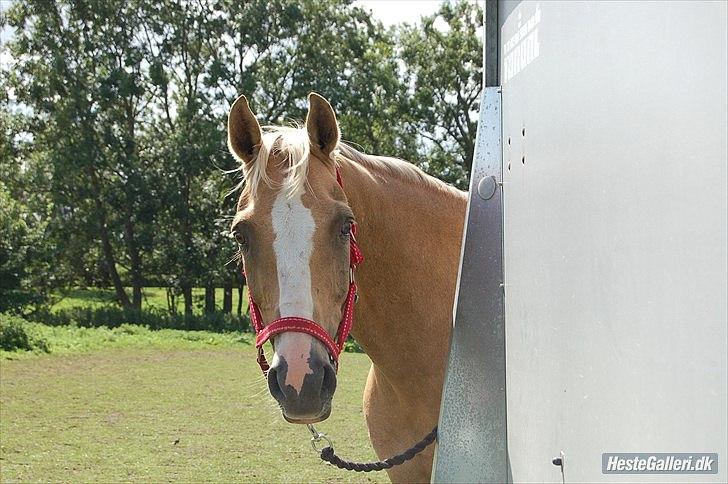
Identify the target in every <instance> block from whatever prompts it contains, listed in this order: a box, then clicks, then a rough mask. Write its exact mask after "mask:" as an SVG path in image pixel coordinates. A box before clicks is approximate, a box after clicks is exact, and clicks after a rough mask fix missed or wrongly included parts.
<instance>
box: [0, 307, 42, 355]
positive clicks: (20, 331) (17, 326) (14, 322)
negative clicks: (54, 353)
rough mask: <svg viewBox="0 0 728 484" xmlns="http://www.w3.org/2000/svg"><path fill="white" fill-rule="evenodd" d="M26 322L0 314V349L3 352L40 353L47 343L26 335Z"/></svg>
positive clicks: (36, 337)
mask: <svg viewBox="0 0 728 484" xmlns="http://www.w3.org/2000/svg"><path fill="white" fill-rule="evenodd" d="M27 326H28V322H27V321H26V320H24V319H22V318H20V317H17V316H11V315H8V314H3V313H0V349H2V350H4V351H42V352H45V353H47V352H48V351H49V349H48V343H47V342H46V340H45V339H44V338H43V337H39V336H36V335H33V334H28V333H29V331H28V328H27Z"/></svg>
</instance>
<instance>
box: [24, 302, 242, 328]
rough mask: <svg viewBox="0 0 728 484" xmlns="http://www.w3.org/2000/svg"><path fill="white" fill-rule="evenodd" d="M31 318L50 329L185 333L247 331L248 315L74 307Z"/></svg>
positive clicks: (41, 311) (35, 315)
mask: <svg viewBox="0 0 728 484" xmlns="http://www.w3.org/2000/svg"><path fill="white" fill-rule="evenodd" d="M32 317H33V319H34V320H35V321H38V322H42V323H44V324H48V325H53V326H62V325H75V326H79V327H84V328H95V327H107V328H117V327H120V326H122V325H125V324H136V325H143V326H146V327H148V328H149V329H152V330H155V329H181V330H187V331H200V330H205V331H214V332H219V333H222V332H230V331H250V321H249V319H248V317H247V316H242V317H240V316H237V315H233V314H226V313H222V312H214V313H207V314H178V313H170V312H169V311H166V310H162V309H156V308H149V309H144V310H140V309H134V308H120V307H118V306H109V305H106V306H96V307H88V306H87V307H83V306H82V307H73V308H68V309H61V310H58V311H54V312H51V311H48V310H40V311H36V312H35V313H33V316H32Z"/></svg>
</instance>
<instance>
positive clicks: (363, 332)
mask: <svg viewBox="0 0 728 484" xmlns="http://www.w3.org/2000/svg"><path fill="white" fill-rule="evenodd" d="M380 169H381V168H380ZM341 170H342V175H343V179H344V184H345V186H344V189H345V191H346V194H347V198H348V199H349V204H350V205H351V207H352V210H353V211H354V214H355V216H356V219H357V223H358V225H359V227H358V228H359V230H358V232H357V240H358V242H359V244H360V246H361V248H362V250H363V252H364V256H365V261H364V263H363V264H362V265H361V267H360V268H359V269H357V273H356V277H357V281H358V284H359V293H360V300H359V303H358V305H357V308H356V322H355V324H354V330H353V334H354V337H355V338H356V339H357V341H359V343H360V344H361V345H362V346H363V347H364V349H365V351H366V352H367V354H368V355H369V357H370V358H371V360H372V362H373V363H374V365H375V367H376V368H377V369H378V370H379V371H380V373H381V374H382V375H383V376H384V378H386V379H387V380H389V383H390V384H392V386H395V387H403V388H404V389H403V388H400V389H401V390H402V391H407V390H406V388H407V387H411V386H412V385H420V386H427V385H428V384H431V385H432V386H433V387H436V388H439V386H440V385H441V383H442V378H443V376H444V368H445V360H446V356H447V348H448V343H449V335H450V330H451V328H452V304H453V298H454V294H455V284H456V279H457V272H458V263H459V257H460V241H461V237H462V233H463V222H464V218H465V209H466V203H467V198H466V195H465V194H464V193H463V192H460V191H457V190H454V189H450V188H449V187H443V186H439V187H438V186H437V185H436V184H435V183H432V182H429V183H422V181H421V180H410V179H408V177H406V176H400V175H392V174H385V173H377V172H376V171H375V170H373V169H372V168H365V167H364V166H363V165H360V164H358V163H355V162H352V161H348V160H346V161H345V162H344V163H342V168H341ZM383 171H384V170H383ZM412 390H413V391H416V390H417V388H412ZM419 390H422V388H421V387H420V388H419ZM438 391H439V390H438ZM438 394H439V393H438Z"/></svg>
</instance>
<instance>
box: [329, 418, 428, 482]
mask: <svg viewBox="0 0 728 484" xmlns="http://www.w3.org/2000/svg"><path fill="white" fill-rule="evenodd" d="M436 438H437V426H435V428H434V429H432V432H430V433H429V434H427V435H426V436H425V438H423V439H422V440H420V441H419V442H417V443H416V444H415V445H413V446H412V447H410V448H409V449H407V450H405V451H404V452H402V453H401V454H398V455H395V456H394V457H390V458H389V459H385V460H380V461H377V462H351V461H348V460H344V459H342V458H341V457H339V456H338V455H336V454H335V453H334V448H333V447H332V446H331V445H329V446H328V447H324V448H323V449H321V452H320V456H321V460H323V461H326V462H328V463H329V464H333V465H335V466H336V467H338V468H339V469H346V470H348V471H355V472H371V471H382V470H384V469H389V468H391V467H394V466H398V465H400V464H403V463H405V462H407V461H408V460H410V459H412V458H413V457H414V456H416V455H417V454H419V453H420V452H422V451H423V450H425V448H427V446H428V445H430V444H431V443H433V442H434V441H435V439H436Z"/></svg>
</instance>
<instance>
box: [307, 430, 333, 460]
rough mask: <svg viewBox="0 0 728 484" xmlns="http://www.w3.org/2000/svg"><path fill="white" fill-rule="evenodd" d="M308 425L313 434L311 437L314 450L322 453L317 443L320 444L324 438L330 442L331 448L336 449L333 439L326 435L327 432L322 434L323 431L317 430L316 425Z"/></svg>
mask: <svg viewBox="0 0 728 484" xmlns="http://www.w3.org/2000/svg"><path fill="white" fill-rule="evenodd" d="M306 427H308V430H309V431H310V432H311V435H313V437H311V447H313V450H314V451H315V452H316V453H317V454H321V450H320V449H318V448H317V447H316V444H318V443H319V442H321V441H322V440H324V441H326V443H327V444H328V446H329V447H331V450H333V449H334V444H333V442H331V439H329V438H328V437H327V436H326V434H322V433H321V432H319V431H318V430H316V427H314V426H313V425H311V424H306Z"/></svg>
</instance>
